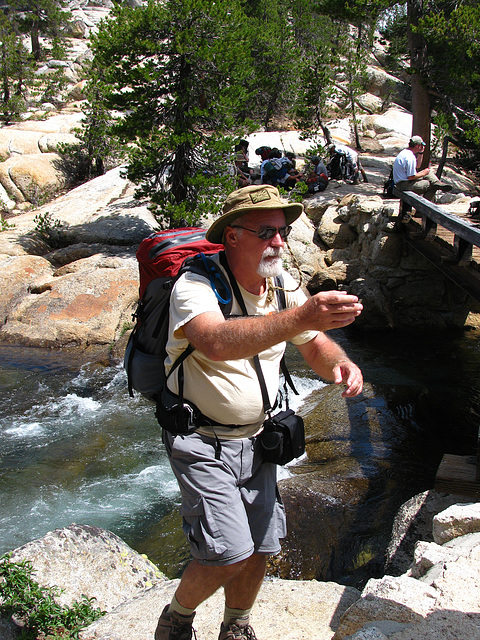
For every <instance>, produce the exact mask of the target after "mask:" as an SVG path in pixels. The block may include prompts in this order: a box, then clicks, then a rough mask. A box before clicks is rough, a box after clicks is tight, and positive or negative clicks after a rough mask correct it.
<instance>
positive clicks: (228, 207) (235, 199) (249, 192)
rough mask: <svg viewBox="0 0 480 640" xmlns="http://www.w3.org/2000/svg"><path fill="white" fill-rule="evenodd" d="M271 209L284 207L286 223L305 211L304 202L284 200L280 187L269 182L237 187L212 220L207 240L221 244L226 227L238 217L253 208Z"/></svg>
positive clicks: (290, 222) (258, 209) (256, 209)
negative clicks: (219, 212)
mask: <svg viewBox="0 0 480 640" xmlns="http://www.w3.org/2000/svg"><path fill="white" fill-rule="evenodd" d="M269 209H282V210H283V213H284V214H285V223H286V224H287V225H289V224H292V222H294V221H295V220H296V219H297V218H298V217H299V216H300V215H301V214H302V213H303V204H301V203H299V202H288V201H287V200H283V199H282V198H281V197H280V193H279V191H278V189H277V188H276V187H272V186H271V185H269V184H252V185H250V186H248V187H243V188H242V189H237V190H236V191H233V192H232V193H231V194H230V195H228V196H227V199H226V200H225V203H224V205H223V208H222V215H221V216H220V217H219V218H217V219H216V220H214V222H212V224H211V225H210V228H209V229H208V231H207V240H209V241H210V242H214V243H216V244H221V243H222V240H223V232H224V231H225V229H226V227H228V226H229V225H231V224H232V223H233V222H234V221H235V220H237V218H241V217H242V216H243V215H244V214H246V213H248V212H249V211H252V210H255V211H268V210H269Z"/></svg>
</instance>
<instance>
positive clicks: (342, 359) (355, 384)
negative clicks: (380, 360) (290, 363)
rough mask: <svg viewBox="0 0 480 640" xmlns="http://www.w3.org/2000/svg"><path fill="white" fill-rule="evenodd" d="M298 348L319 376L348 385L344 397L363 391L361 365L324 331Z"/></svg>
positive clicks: (356, 394)
mask: <svg viewBox="0 0 480 640" xmlns="http://www.w3.org/2000/svg"><path fill="white" fill-rule="evenodd" d="M298 350H299V351H300V353H301V354H302V356H303V357H304V358H305V361H306V362H307V364H308V365H310V367H311V368H312V369H313V370H314V371H315V372H316V373H318V375H319V376H321V377H322V378H324V379H325V380H328V381H330V382H334V383H335V384H342V383H343V384H345V385H346V389H345V390H344V391H343V393H342V396H343V397H348V398H352V397H354V396H358V394H359V393H361V391H362V389H363V376H362V372H361V371H360V369H359V367H358V366H357V365H356V364H355V363H354V362H352V361H351V360H350V358H349V357H348V356H347V354H346V353H345V351H344V350H343V349H342V348H341V347H340V345H338V344H337V343H336V342H334V341H333V340H331V339H330V338H329V337H328V336H326V335H325V334H324V333H319V334H318V335H317V337H316V338H314V339H313V340H310V342H307V343H306V344H303V345H299V346H298Z"/></svg>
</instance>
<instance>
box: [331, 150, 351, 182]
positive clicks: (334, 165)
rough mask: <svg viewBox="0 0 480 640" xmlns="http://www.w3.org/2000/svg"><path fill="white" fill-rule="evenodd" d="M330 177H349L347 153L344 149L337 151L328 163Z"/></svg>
mask: <svg viewBox="0 0 480 640" xmlns="http://www.w3.org/2000/svg"><path fill="white" fill-rule="evenodd" d="M327 168H328V171H329V174H330V178H333V179H334V180H335V179H337V180H338V179H344V178H346V177H347V155H346V153H345V152H344V151H336V152H335V153H334V154H333V156H332V157H331V159H330V162H329V163H328V166H327Z"/></svg>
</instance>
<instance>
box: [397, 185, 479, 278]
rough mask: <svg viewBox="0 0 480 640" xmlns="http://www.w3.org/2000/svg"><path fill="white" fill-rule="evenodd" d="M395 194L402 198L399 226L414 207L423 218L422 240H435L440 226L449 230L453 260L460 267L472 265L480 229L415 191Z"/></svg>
mask: <svg viewBox="0 0 480 640" xmlns="http://www.w3.org/2000/svg"><path fill="white" fill-rule="evenodd" d="M393 192H394V194H395V195H396V196H397V198H400V211H399V216H398V220H397V225H399V224H402V222H403V220H404V219H405V217H406V216H407V215H408V214H409V211H410V210H411V208H412V206H413V207H414V208H415V210H416V212H417V214H420V215H421V216H422V232H423V238H422V239H423V240H427V241H428V240H433V239H434V238H435V236H436V235H437V226H438V225H439V226H441V227H444V228H445V229H448V231H451V232H452V233H453V234H454V243H453V255H452V258H453V259H454V260H455V263H456V264H458V265H460V266H468V265H469V264H470V262H471V260H472V249H473V247H474V246H475V247H480V228H477V227H474V226H473V225H472V224H471V223H470V222H469V221H468V220H463V219H462V218H460V217H458V216H456V215H455V214H452V213H448V212H447V211H445V209H442V208H441V207H439V206H438V205H436V204H435V203H433V202H430V200H426V199H425V198H423V197H422V196H419V195H417V194H416V193H413V191H399V190H398V189H395V188H394V189H393ZM406 205H407V206H406ZM397 228H398V227H397Z"/></svg>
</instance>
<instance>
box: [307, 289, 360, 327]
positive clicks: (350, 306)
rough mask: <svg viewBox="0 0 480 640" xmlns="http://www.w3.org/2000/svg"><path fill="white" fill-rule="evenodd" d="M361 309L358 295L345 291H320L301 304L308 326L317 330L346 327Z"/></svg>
mask: <svg viewBox="0 0 480 640" xmlns="http://www.w3.org/2000/svg"><path fill="white" fill-rule="evenodd" d="M362 309H363V305H362V304H361V302H359V300H358V297H357V296H353V295H350V294H348V293H347V292H346V291H322V292H320V293H317V294H315V295H314V296H312V297H311V298H309V300H308V301H307V302H306V303H305V305H304V306H303V310H304V311H305V313H306V314H307V322H308V323H309V324H311V326H310V327H309V328H310V329H316V330H318V331H328V330H329V329H338V328H340V327H346V326H347V325H349V324H352V322H354V321H355V319H356V318H357V316H359V315H360V314H361V312H362Z"/></svg>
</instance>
